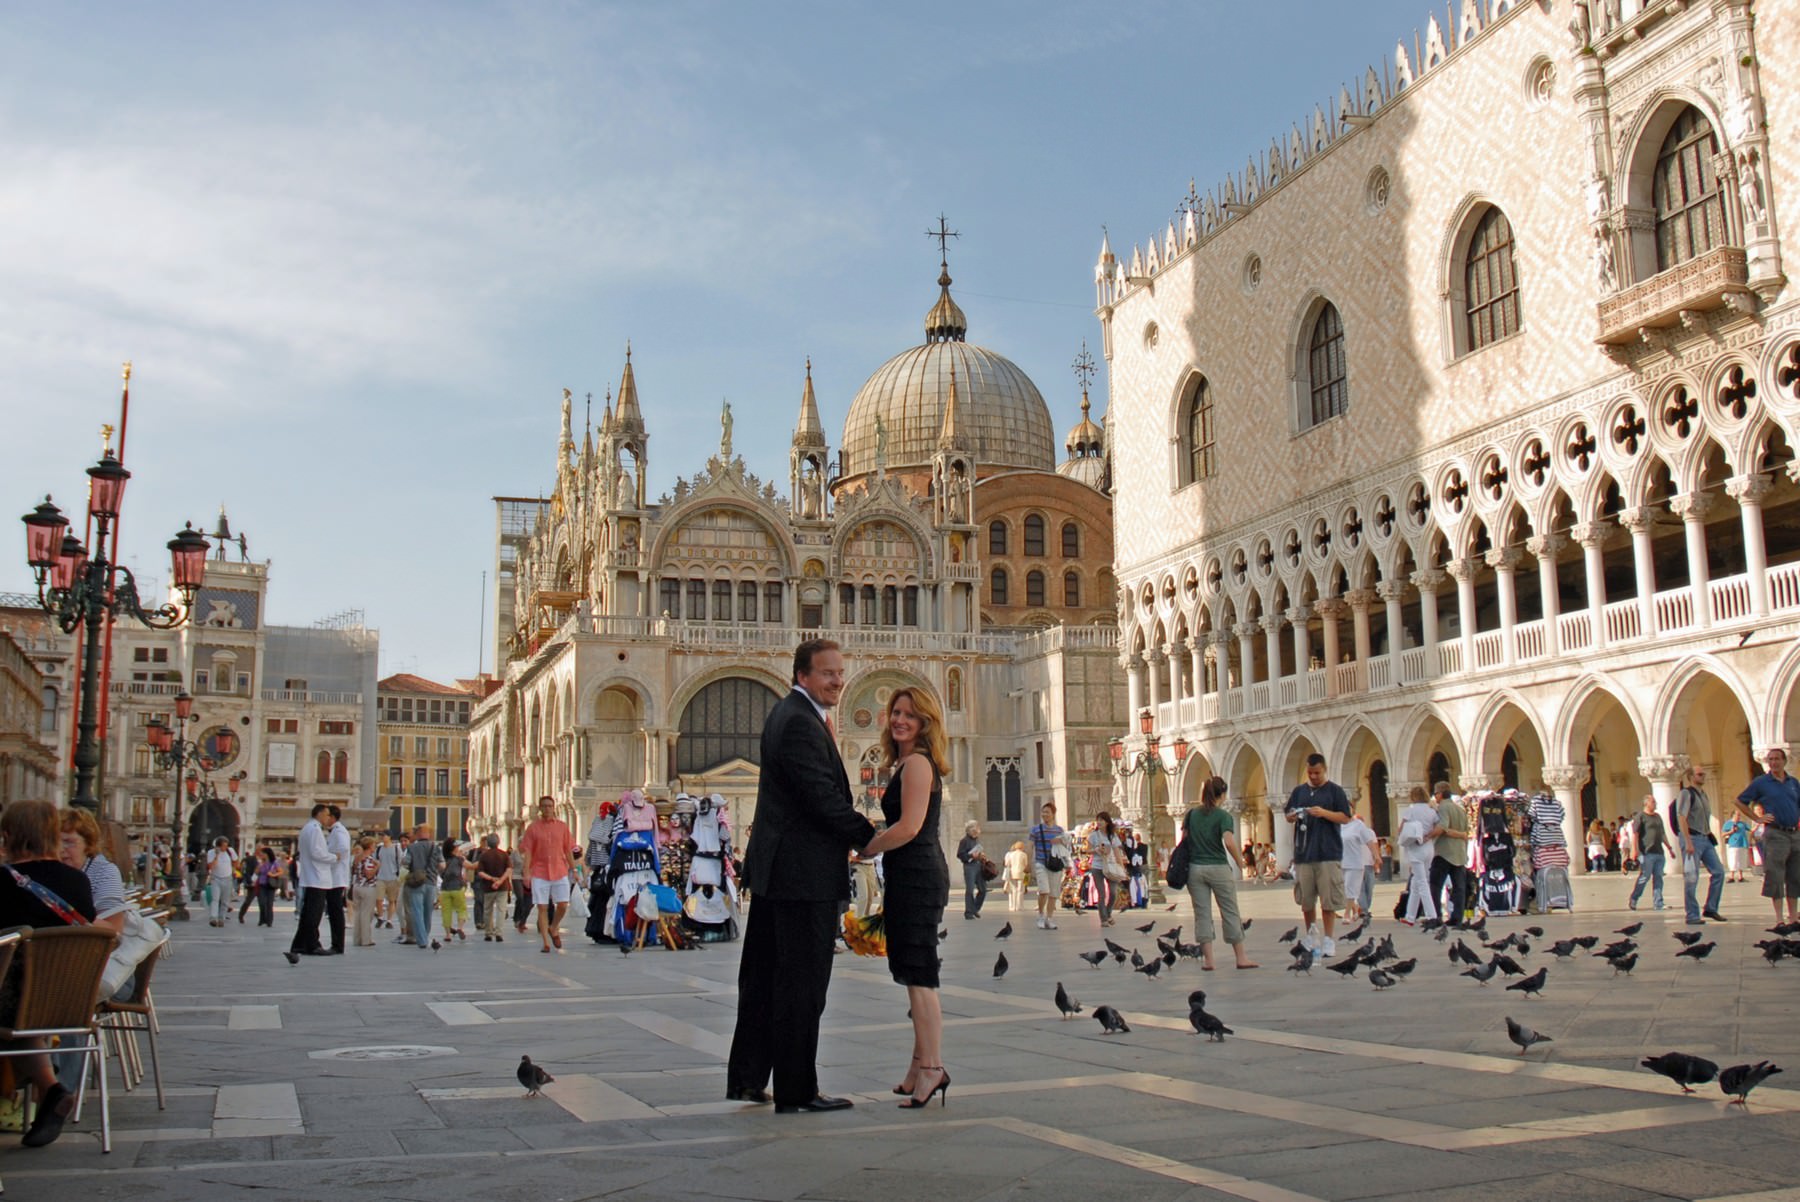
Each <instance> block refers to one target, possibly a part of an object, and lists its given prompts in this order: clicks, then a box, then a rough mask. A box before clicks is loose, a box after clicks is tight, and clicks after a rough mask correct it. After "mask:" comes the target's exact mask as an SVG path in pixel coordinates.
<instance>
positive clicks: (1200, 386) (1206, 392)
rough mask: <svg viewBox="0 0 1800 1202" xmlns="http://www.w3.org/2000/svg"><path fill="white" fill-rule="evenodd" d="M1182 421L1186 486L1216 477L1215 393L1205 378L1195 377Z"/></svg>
mask: <svg viewBox="0 0 1800 1202" xmlns="http://www.w3.org/2000/svg"><path fill="white" fill-rule="evenodd" d="M1314 420H1315V421H1316V420H1318V419H1316V418H1315V419H1314ZM1180 422H1181V465H1180V471H1181V483H1182V484H1184V485H1185V484H1192V483H1193V482H1194V481H1196V480H1204V479H1206V478H1207V477H1208V476H1210V475H1212V474H1213V393H1212V385H1211V384H1208V383H1207V382H1206V377H1205V376H1196V377H1194V382H1193V384H1192V385H1190V386H1189V388H1188V394H1187V397H1186V398H1185V399H1184V400H1183V401H1182V402H1181V416H1180Z"/></svg>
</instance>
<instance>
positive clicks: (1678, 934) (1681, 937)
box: [1669, 931, 1761, 947]
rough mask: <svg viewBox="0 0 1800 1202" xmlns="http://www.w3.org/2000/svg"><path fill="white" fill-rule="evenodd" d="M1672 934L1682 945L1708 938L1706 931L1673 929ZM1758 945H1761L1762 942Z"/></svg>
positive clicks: (1692, 943) (1690, 944)
mask: <svg viewBox="0 0 1800 1202" xmlns="http://www.w3.org/2000/svg"><path fill="white" fill-rule="evenodd" d="M1669 934H1670V936H1671V937H1672V938H1673V939H1674V940H1675V941H1676V942H1677V943H1679V944H1681V946H1682V947H1693V946H1694V945H1695V944H1696V943H1699V942H1700V941H1701V940H1702V939H1704V938H1706V932H1705V931H1671V932H1669ZM1758 946H1761V945H1760V944H1759V945H1758Z"/></svg>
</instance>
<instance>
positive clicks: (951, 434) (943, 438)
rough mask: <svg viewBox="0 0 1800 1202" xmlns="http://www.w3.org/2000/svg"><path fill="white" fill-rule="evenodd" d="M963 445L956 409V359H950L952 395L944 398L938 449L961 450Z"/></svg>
mask: <svg viewBox="0 0 1800 1202" xmlns="http://www.w3.org/2000/svg"><path fill="white" fill-rule="evenodd" d="M962 445H963V440H962V427H961V425H960V423H959V422H958V420H957V411H956V361H955V360H954V359H952V360H951V361H950V395H949V396H948V397H947V398H945V400H944V425H943V428H942V429H941V430H940V431H939V432H938V450H940V451H956V450H961V449H962Z"/></svg>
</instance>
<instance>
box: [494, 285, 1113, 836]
mask: <svg viewBox="0 0 1800 1202" xmlns="http://www.w3.org/2000/svg"><path fill="white" fill-rule="evenodd" d="M950 282H951V281H950V277H949V273H948V270H947V269H945V270H944V271H943V273H942V274H941V276H940V278H939V281H938V283H939V297H938V301H937V303H936V304H935V305H934V306H933V307H932V309H931V310H930V313H929V314H928V316H927V318H926V323H925V327H926V340H925V342H924V343H922V344H921V345H919V346H916V347H913V348H912V349H910V350H907V351H904V352H902V353H901V354H899V355H897V356H895V357H894V358H893V359H892V360H890V361H889V362H888V363H887V364H885V365H884V366H882V367H881V368H879V369H878V370H877V371H876V372H875V373H874V374H873V375H872V376H871V377H870V378H869V380H868V383H867V384H865V385H864V386H863V388H862V389H861V390H860V391H859V392H858V393H857V395H856V397H855V398H854V399H853V401H852V402H851V404H850V407H849V412H848V417H847V420H846V422H845V427H844V442H843V447H842V450H841V452H840V454H839V455H838V456H837V457H836V458H835V459H834V458H833V456H832V455H831V453H830V448H829V446H828V443H827V439H826V436H825V427H824V424H823V422H822V420H821V417H820V410H819V402H818V398H817V396H816V395H815V392H814V389H813V382H812V373H811V367H810V364H809V365H808V369H807V372H806V377H805V380H804V383H803V385H802V387H801V397H800V406H799V415H798V418H797V420H796V421H795V423H794V433H793V438H792V444H791V450H790V454H789V462H788V480H787V492H786V495H782V494H781V493H780V492H779V491H778V490H777V488H776V487H775V485H774V484H772V483H766V482H764V481H763V480H761V479H759V478H758V477H757V476H756V475H755V474H754V473H752V472H751V471H750V470H749V468H748V466H747V465H746V464H745V463H744V461H743V459H742V458H741V457H739V456H738V455H737V454H735V452H734V450H733V446H732V428H733V424H734V421H735V419H734V417H733V415H732V413H731V411H730V408H729V406H727V407H726V409H725V410H724V412H723V413H722V414H721V429H720V443H719V449H718V452H717V454H715V455H712V456H711V457H709V458H708V459H707V460H706V462H705V463H704V464H703V465H696V466H697V468H698V470H696V471H695V472H694V473H693V474H692V475H687V476H684V477H682V478H679V479H677V480H676V481H675V484H674V486H673V487H672V488H671V489H669V490H668V492H666V493H665V494H664V495H662V497H661V498H660V499H657V500H654V501H652V500H651V499H650V498H649V495H648V493H647V491H646V486H645V482H644V481H645V476H646V472H647V469H648V465H649V444H650V422H649V421H648V420H647V419H646V416H645V410H644V407H643V406H642V404H641V402H640V399H639V393H638V382H637V375H636V371H637V369H636V367H635V366H634V364H633V363H632V360H631V356H630V352H629V350H628V351H627V353H626V361H625V367H624V371H623V375H622V377H621V379H620V382H619V387H618V392H617V395H616V397H615V396H614V395H612V394H610V393H609V394H608V395H607V397H606V398H605V401H604V404H603V415H602V417H601V419H600V423H599V426H598V428H597V429H594V430H591V431H588V432H586V433H584V435H583V437H582V441H581V444H580V446H579V447H578V446H577V444H576V441H575V427H574V419H573V397H572V396H571V395H570V394H568V393H566V392H565V394H564V398H563V410H562V428H561V435H560V439H559V442H558V447H557V453H556V458H555V464H554V467H555V485H554V487H553V489H552V490H551V492H550V494H549V495H548V496H547V497H544V498H517V497H512V498H496V502H497V505H498V524H497V537H496V579H497V581H498V590H499V591H498V596H497V605H496V612H497V613H498V614H499V616H500V621H499V624H498V629H497V635H496V637H497V644H496V649H495V650H496V663H497V664H499V665H500V666H501V667H500V672H499V676H500V685H499V687H498V689H497V690H496V691H495V692H494V693H493V694H492V695H491V696H489V697H487V698H486V699H485V700H484V701H483V702H481V703H480V704H479V705H478V706H477V708H476V711H475V713H474V715H473V720H472V724H471V727H470V757H469V758H470V770H471V782H472V785H473V789H472V797H471V806H472V810H473V814H472V819H471V821H472V826H473V828H474V830H475V833H477V834H483V833H486V832H488V831H492V830H503V829H513V828H516V826H517V825H518V824H519V823H520V822H521V821H522V820H523V818H528V817H529V813H528V811H529V808H530V802H531V799H533V798H535V797H537V796H539V795H541V794H544V793H550V794H553V795H555V796H556V797H557V798H559V799H562V800H565V801H567V802H568V803H570V805H571V808H572V809H579V810H581V811H583V812H585V813H588V814H591V812H592V803H594V802H597V801H599V800H602V799H605V798H608V797H616V796H617V795H618V794H619V793H620V792H621V791H622V790H624V789H627V788H633V787H636V788H643V789H646V790H648V791H649V792H650V793H651V794H652V795H653V796H657V797H663V798H668V797H671V796H672V795H673V794H675V793H676V792H678V791H681V790H686V791H688V792H693V793H700V792H708V793H710V792H718V793H721V794H723V795H724V796H725V797H726V798H727V799H728V800H731V801H734V802H736V803H738V804H737V806H736V810H735V813H736V815H737V819H738V824H739V826H740V828H741V826H742V824H743V823H744V822H745V821H746V820H749V819H751V814H750V807H751V803H752V801H753V799H754V797H755V790H756V780H757V773H758V768H757V760H758V757H759V755H760V751H759V748H758V739H759V734H760V731H761V727H762V721H763V718H764V716H765V715H766V714H767V712H768V710H769V708H770V706H772V705H773V704H774V703H775V702H776V701H777V700H778V699H779V698H780V697H781V696H782V695H784V694H785V693H786V691H787V689H788V687H789V672H790V668H791V664H792V659H793V651H794V647H795V646H796V644H798V643H799V642H800V641H801V640H802V639H804V638H808V637H813V636H815V635H823V636H827V637H831V638H834V639H837V640H838V641H839V642H840V643H842V644H843V646H844V651H845V656H846V659H847V661H848V664H849V668H850V672H851V679H850V681H849V683H848V686H847V688H846V690H845V694H844V702H843V705H842V708H841V711H840V717H839V732H840V739H841V746H842V751H843V756H844V761H845V763H846V764H847V765H852V766H853V771H855V772H856V773H857V774H858V775H859V776H860V777H861V779H860V780H859V781H857V782H855V783H856V784H857V785H858V786H859V788H860V793H859V795H860V796H861V798H862V799H863V801H864V803H865V804H872V802H873V799H874V797H875V794H876V793H877V792H878V790H879V789H880V787H881V786H882V784H883V783H884V774H883V773H882V772H881V769H880V764H879V746H878V740H879V735H880V722H881V714H882V712H883V708H884V705H885V702H886V700H887V697H888V695H889V693H890V692H891V690H892V689H893V688H895V687H897V686H901V685H910V686H914V687H922V688H924V689H925V690H927V691H928V692H929V693H930V694H932V695H933V696H934V697H935V698H936V699H937V700H938V701H939V702H940V704H941V705H942V706H943V708H944V710H945V713H946V719H947V723H948V725H949V734H950V738H951V746H952V758H953V769H954V770H953V773H952V776H951V779H950V780H949V781H948V782H947V783H946V799H947V803H948V805H947V812H946V818H945V821H946V824H947V827H946V829H947V830H953V829H954V827H953V826H951V825H949V824H951V823H953V822H954V821H960V820H961V819H962V818H963V817H970V816H972V817H978V818H983V819H987V820H990V821H992V822H993V823H995V824H997V825H998V826H1000V827H1001V828H1003V829H1004V828H1008V827H1016V826H1017V825H1018V824H1019V823H1020V822H1021V821H1022V820H1023V819H1024V817H1025V816H1026V814H1028V813H1029V812H1030V809H1031V808H1032V807H1034V806H1035V805H1036V804H1037V803H1040V802H1042V801H1050V800H1054V801H1055V802H1056V803H1057V804H1058V805H1059V806H1060V807H1063V808H1065V809H1066V810H1068V811H1070V812H1072V813H1076V814H1082V813H1091V812H1092V811H1093V810H1094V809H1096V808H1098V807H1099V806H1101V805H1103V804H1105V803H1106V801H1107V799H1108V798H1110V796H1111V784H1110V776H1109V772H1108V766H1107V764H1106V762H1105V753H1104V742H1105V736H1106V733H1107V731H1108V730H1109V729H1110V728H1111V727H1113V726H1116V725H1117V724H1118V722H1120V721H1122V720H1123V715H1124V710H1123V705H1124V680H1123V674H1122V673H1121V672H1120V671H1119V669H1118V666H1117V642H1118V640H1117V626H1116V624H1115V617H1114V609H1113V598H1114V595H1115V593H1116V588H1115V586H1114V584H1113V582H1112V578H1111V563H1112V522H1111V503H1110V500H1109V499H1108V497H1107V496H1106V494H1105V493H1104V492H1103V491H1101V485H1103V484H1104V478H1103V477H1104V471H1103V470H1100V469H1101V468H1102V466H1103V453H1104V446H1103V440H1102V439H1101V438H1100V437H1099V435H1100V431H1099V428H1098V427H1096V426H1095V425H1094V424H1093V423H1092V422H1090V421H1088V420H1087V419H1086V417H1085V412H1084V416H1083V421H1082V424H1081V425H1080V426H1078V427H1077V429H1076V431H1075V432H1074V433H1072V434H1071V435H1070V440H1071V443H1074V442H1075V441H1077V439H1076V435H1077V434H1079V435H1080V438H1079V440H1078V441H1079V444H1080V445H1079V450H1078V451H1077V450H1073V449H1072V450H1071V451H1070V456H1069V462H1067V463H1064V464H1063V467H1062V469H1060V470H1059V468H1058V463H1057V455H1056V448H1055V444H1054V439H1053V435H1052V426H1051V419H1050V413H1049V409H1048V407H1047V406H1046V405H1045V403H1044V400H1043V397H1042V396H1041V394H1040V393H1039V392H1038V390H1037V387H1036V386H1035V385H1034V384H1033V383H1032V382H1031V380H1030V379H1029V378H1028V377H1027V376H1026V375H1025V373H1024V372H1023V371H1021V370H1020V369H1019V368H1018V367H1017V366H1016V365H1014V364H1013V363H1011V362H1010V361H1009V360H1007V359H1006V358H1005V357H1003V356H1001V355H999V354H997V353H995V352H994V351H991V350H988V349H985V348H983V347H979V346H976V345H974V344H972V343H969V342H968V341H967V340H966V337H965V335H966V332H967V328H968V323H967V319H966V318H965V317H964V315H963V313H962V310H961V309H960V308H959V307H958V306H957V304H956V302H955V301H954V300H953V299H952V298H951V294H950ZM758 420H767V416H766V415H759V416H758ZM1076 465H1078V466H1079V470H1075V467H1076ZM995 531H998V532H999V533H995ZM994 539H1001V540H1002V541H1003V542H1004V546H1003V547H1001V548H1000V550H998V551H995V550H993V548H994V547H995V546H996V545H997V544H996V543H995V542H994V541H992V540H994Z"/></svg>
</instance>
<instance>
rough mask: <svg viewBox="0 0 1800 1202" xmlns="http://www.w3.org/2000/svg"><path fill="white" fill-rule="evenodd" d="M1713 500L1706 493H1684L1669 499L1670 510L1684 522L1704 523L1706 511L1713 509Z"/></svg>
mask: <svg viewBox="0 0 1800 1202" xmlns="http://www.w3.org/2000/svg"><path fill="white" fill-rule="evenodd" d="M1713 500H1714V498H1713V497H1711V496H1710V495H1708V494H1706V493H1693V492H1688V493H1682V494H1681V495H1680V496H1678V497H1671V498H1669V509H1670V510H1671V511H1672V512H1673V513H1675V514H1677V515H1678V516H1679V517H1680V518H1681V520H1682V521H1684V522H1702V521H1705V520H1706V511H1707V510H1709V509H1711V508H1712V506H1713Z"/></svg>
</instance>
